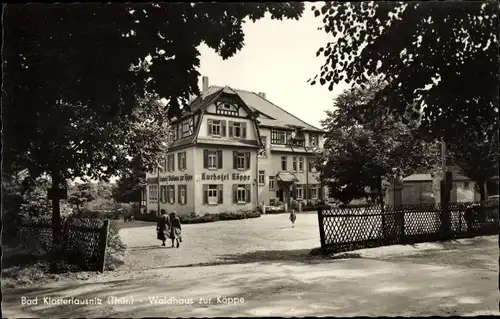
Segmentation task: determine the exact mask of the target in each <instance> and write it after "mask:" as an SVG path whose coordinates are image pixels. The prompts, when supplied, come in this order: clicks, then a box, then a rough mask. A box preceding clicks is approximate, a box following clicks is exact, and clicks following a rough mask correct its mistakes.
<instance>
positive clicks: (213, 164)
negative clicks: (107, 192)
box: [142, 77, 325, 214]
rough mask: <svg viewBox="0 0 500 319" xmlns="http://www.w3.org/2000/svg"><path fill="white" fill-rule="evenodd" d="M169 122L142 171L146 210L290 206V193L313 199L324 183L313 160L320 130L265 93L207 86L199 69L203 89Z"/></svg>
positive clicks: (292, 196) (207, 210) (293, 196)
mask: <svg viewBox="0 0 500 319" xmlns="http://www.w3.org/2000/svg"><path fill="white" fill-rule="evenodd" d="M171 126H172V134H171V137H170V141H169V150H168V153H167V154H166V155H165V156H164V157H162V158H161V160H160V168H159V169H158V171H157V170H155V171H153V172H150V173H148V174H147V186H146V189H145V191H144V192H143V202H142V203H143V207H145V208H146V210H147V211H148V212H151V211H157V210H158V207H159V208H160V209H165V210H167V211H172V210H174V211H176V212H177V213H178V214H189V213H192V212H194V213H196V214H205V213H219V212H233V211H245V210H255V209H256V208H257V206H258V205H275V204H278V203H280V202H281V203H287V206H288V207H290V200H291V199H295V200H302V201H315V200H317V199H319V197H320V192H321V191H325V189H324V188H320V187H319V182H318V178H319V173H318V172H316V169H315V168H314V167H313V165H311V163H312V157H313V156H314V150H315V149H316V148H321V147H322V145H323V134H322V133H323V132H322V131H321V130H320V129H318V128H316V127H314V126H312V125H309V124H307V123H305V122H304V121H302V120H300V119H299V118H297V117H295V116H294V115H292V114H290V113H288V112H287V111H285V110H284V109H282V108H280V107H278V106H277V105H275V104H273V103H272V102H270V101H269V100H267V99H266V96H265V94H264V93H258V94H257V93H254V92H248V91H243V90H236V89H232V88H230V87H227V86H226V87H217V86H209V85H208V78H207V77H203V90H202V94H201V96H199V97H197V98H196V99H195V100H194V101H193V102H192V103H191V104H190V106H189V108H187V109H185V110H184V112H183V115H182V116H181V117H180V118H178V119H176V120H174V121H172V123H171ZM158 177H159V182H158ZM158 201H159V203H158Z"/></svg>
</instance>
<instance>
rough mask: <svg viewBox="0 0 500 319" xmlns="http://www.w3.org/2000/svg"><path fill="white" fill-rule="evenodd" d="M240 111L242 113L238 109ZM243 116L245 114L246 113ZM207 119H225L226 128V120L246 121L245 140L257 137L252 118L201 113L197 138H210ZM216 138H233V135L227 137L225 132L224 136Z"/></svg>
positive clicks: (241, 111) (242, 111)
mask: <svg viewBox="0 0 500 319" xmlns="http://www.w3.org/2000/svg"><path fill="white" fill-rule="evenodd" d="M242 113H244V110H242V109H240V114H242ZM244 116H246V113H245V115H244ZM209 119H211V120H221V121H226V130H227V129H228V123H227V122H229V121H233V122H243V123H246V126H247V129H246V140H255V139H257V135H256V131H255V128H254V122H253V121H252V120H250V119H247V118H240V117H229V116H222V115H213V114H205V115H203V118H202V119H201V126H200V131H199V133H198V138H212V136H209V135H208V120H209ZM217 139H219V140H235V138H234V137H229V135H228V134H226V136H221V137H217Z"/></svg>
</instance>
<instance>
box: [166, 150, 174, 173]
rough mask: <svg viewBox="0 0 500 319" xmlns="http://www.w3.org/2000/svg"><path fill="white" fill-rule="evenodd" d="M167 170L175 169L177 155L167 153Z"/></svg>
mask: <svg viewBox="0 0 500 319" xmlns="http://www.w3.org/2000/svg"><path fill="white" fill-rule="evenodd" d="M167 171H169V172H173V171H175V156H174V154H170V155H167Z"/></svg>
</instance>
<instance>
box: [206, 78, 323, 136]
mask: <svg viewBox="0 0 500 319" xmlns="http://www.w3.org/2000/svg"><path fill="white" fill-rule="evenodd" d="M211 87H214V88H216V87H219V88H225V87H229V88H231V89H232V90H234V91H241V92H246V93H251V94H254V95H257V96H258V97H260V98H261V99H264V100H265V101H267V102H269V103H271V104H272V105H274V106H275V107H277V108H278V109H280V110H282V111H283V112H285V113H287V114H288V115H290V116H292V117H294V118H295V119H297V120H299V121H300V122H302V123H304V124H306V125H308V126H310V127H312V128H315V129H317V130H319V131H323V130H322V129H320V128H318V127H316V126H314V125H311V124H309V123H307V122H305V121H303V120H301V119H299V118H298V117H297V116H295V115H293V114H292V113H290V112H288V111H287V110H285V109H283V108H281V107H279V106H278V105H276V104H274V103H273V102H271V101H269V100H268V99H267V98H265V97H263V96H261V95H259V94H258V93H255V92H254V91H249V90H242V89H238V88H235V87H232V86H228V85H226V86H221V85H211ZM259 112H261V111H260V110H259ZM261 113H264V112H261ZM264 114H266V113H264ZM266 115H267V114H266ZM267 116H268V117H272V116H269V115H267Z"/></svg>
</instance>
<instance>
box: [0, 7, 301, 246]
mask: <svg viewBox="0 0 500 319" xmlns="http://www.w3.org/2000/svg"><path fill="white" fill-rule="evenodd" d="M303 8H304V5H303V3H259V4H256V3H217V4H214V3H177V4H168V3H127V4H117V3H106V4H104V3H99V4H96V3H92V4H86V3H84V4H76V5H75V4H67V5H66V4H58V5H52V4H50V5H47V4H22V5H17V4H9V5H4V6H3V16H2V17H3V26H4V34H3V35H4V37H3V39H4V46H3V50H2V54H3V58H4V60H3V72H4V73H3V90H2V104H3V105H2V106H3V109H2V111H3V116H4V121H3V123H4V128H3V139H2V140H3V141H4V143H3V161H4V163H3V164H4V167H7V168H10V167H12V166H13V165H14V164H16V165H17V166H19V167H22V168H27V169H28V170H29V171H30V175H32V176H33V177H36V176H40V175H42V174H43V173H47V174H49V175H50V176H51V179H52V187H53V188H55V189H58V188H62V187H64V184H65V181H66V180H67V179H73V178H76V177H82V176H89V177H92V178H94V179H104V180H106V179H107V178H109V177H110V176H113V175H119V173H120V172H122V171H124V170H126V169H127V167H128V165H129V159H130V158H131V157H135V156H137V157H139V158H140V160H141V161H142V162H144V164H145V166H146V167H152V165H154V163H155V161H156V158H155V157H156V155H157V154H158V153H161V151H162V149H163V148H162V141H164V140H165V139H164V136H165V135H164V134H163V132H164V130H163V125H164V124H165V123H167V121H166V120H167V115H168V116H174V115H176V114H179V112H180V109H181V106H182V105H185V104H186V102H187V100H188V98H189V96H190V95H192V94H198V93H199V90H198V87H197V82H198V77H199V73H198V71H197V67H199V55H200V54H199V51H198V46H199V45H200V44H201V43H206V44H207V45H208V46H209V47H211V48H213V49H214V50H215V51H216V52H217V53H219V54H220V55H221V56H222V57H223V58H225V59H226V58H229V57H231V56H233V55H234V54H235V53H236V52H237V51H239V50H241V49H242V47H243V43H244V34H243V32H242V24H243V23H244V22H245V19H250V20H251V21H256V20H258V19H260V18H262V17H264V15H265V13H266V12H269V13H270V15H271V18H273V19H282V18H294V19H298V18H299V17H300V16H301V14H302V11H303ZM148 56H150V58H151V59H150V60H148V59H146V57H148ZM146 92H149V94H150V96H148V95H147V93H146ZM150 98H165V99H167V101H168V103H167V105H166V106H164V105H159V104H158V103H142V102H144V100H146V101H148V100H149V101H150V100H151V99H150ZM147 109H149V111H150V112H144V111H145V110H147ZM145 114H147V116H148V119H150V121H145V120H144V118H141V116H143V117H144V115H145ZM20 132H22V134H20ZM52 204H53V216H52V217H53V220H52V224H53V227H54V236H53V238H54V243H57V242H58V241H59V237H60V236H59V234H60V232H59V229H60V215H59V198H54V199H53V202H52Z"/></svg>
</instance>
